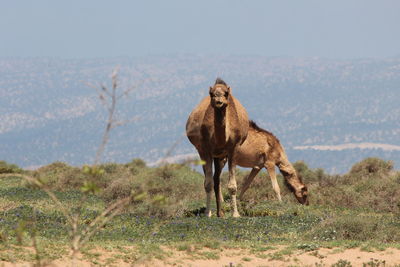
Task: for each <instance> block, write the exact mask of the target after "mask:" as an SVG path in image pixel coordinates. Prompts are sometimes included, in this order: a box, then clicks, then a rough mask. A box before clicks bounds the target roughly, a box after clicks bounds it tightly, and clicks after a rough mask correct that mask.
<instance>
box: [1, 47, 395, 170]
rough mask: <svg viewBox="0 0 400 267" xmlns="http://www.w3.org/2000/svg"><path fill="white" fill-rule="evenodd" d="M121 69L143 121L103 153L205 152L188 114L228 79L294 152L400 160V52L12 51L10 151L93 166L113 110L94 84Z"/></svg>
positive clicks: (329, 164)
mask: <svg viewBox="0 0 400 267" xmlns="http://www.w3.org/2000/svg"><path fill="white" fill-rule="evenodd" d="M116 66H119V69H120V71H119V77H120V84H121V88H128V87H130V86H132V85H137V86H138V87H137V88H136V89H135V90H134V91H133V92H132V94H131V95H130V97H129V98H127V99H124V100H123V101H122V102H121V103H120V105H119V106H118V107H119V117H120V118H121V119H129V118H131V117H135V116H138V120H137V121H136V122H134V123H131V124H129V125H126V126H123V127H120V128H116V129H115V130H114V131H113V133H112V137H111V142H110V144H109V146H108V147H107V151H106V157H105V159H104V160H107V161H117V162H127V161H129V160H130V159H131V158H134V157H141V158H143V159H145V160H147V161H148V162H155V161H156V160H157V159H159V158H160V157H163V156H164V155H165V153H166V151H167V150H168V149H169V148H170V147H171V146H172V145H173V144H174V143H175V142H177V141H180V143H179V144H178V146H177V147H176V148H175V149H174V150H173V153H172V155H173V156H176V155H182V154H191V153H195V151H194V149H193V147H192V146H191V145H190V144H189V142H188V141H187V139H186V138H185V137H184V136H183V133H184V126H185V123H186V119H187V117H188V114H189V113H190V111H191V110H192V108H193V107H194V106H195V105H196V104H197V103H198V102H199V101H200V99H201V97H203V96H205V95H206V94H207V93H208V87H209V86H210V85H212V84H213V82H214V80H215V78H216V77H217V76H221V77H222V78H223V79H224V80H225V81H226V82H227V83H228V84H230V85H231V86H232V89H233V93H234V94H235V96H236V97H237V98H238V99H239V100H240V101H241V102H242V104H243V105H244V106H245V107H246V108H247V110H248V112H249V115H250V117H251V118H252V119H254V120H255V121H257V122H258V124H259V125H260V126H262V127H264V128H266V129H268V130H270V131H272V132H273V133H274V134H275V135H276V136H278V137H279V138H280V140H281V142H282V144H283V145H284V146H285V148H286V150H287V152H288V154H289V159H290V160H292V161H296V160H304V161H306V162H307V163H308V164H309V165H310V166H312V167H323V168H325V169H326V170H328V171H331V172H332V171H333V172H344V171H347V170H348V168H349V167H350V166H351V165H353V164H354V163H355V162H357V161H359V160H361V159H362V158H365V157H367V156H378V157H382V158H384V159H391V160H393V161H395V163H396V164H398V163H400V147H398V146H399V145H400V125H399V124H400V121H399V118H400V106H399V104H398V103H399V100H400V58H399V57H397V58H388V59H360V60H328V59H320V58H267V57H239V56H236V57H222V56H215V57H206V56H199V55H197V56H190V55H186V56H167V57H161V56H160V57H148V58H112V59H91V60H89V59H85V60H83V59H82V60H63V59H53V58H27V59H20V58H2V59H0V159H4V160H7V161H8V162H12V163H16V164H19V165H21V166H24V167H28V166H37V165H43V164H47V163H50V162H53V161H57V160H59V161H66V162H68V163H70V164H75V165H80V164H83V163H90V162H91V161H92V160H93V157H94V154H95V150H96V148H97V145H98V144H99V142H100V139H101V134H102V130H103V128H104V121H105V116H106V112H105V110H104V108H103V107H102V106H101V103H100V101H99V100H98V98H97V94H96V92H95V90H94V89H92V88H90V87H89V86H88V85H87V83H92V84H99V83H105V84H110V80H111V79H110V75H111V72H112V70H113V69H114V68H115V67H116ZM360 143H372V145H370V146H365V145H358V144H360ZM343 144H353V145H348V146H340V145H343ZM374 144H388V145H391V146H382V145H381V146H379V145H374ZM321 146H324V147H321ZM397 167H398V165H397Z"/></svg>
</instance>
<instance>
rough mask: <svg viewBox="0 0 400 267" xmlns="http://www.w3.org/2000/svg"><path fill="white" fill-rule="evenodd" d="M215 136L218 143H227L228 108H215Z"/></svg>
mask: <svg viewBox="0 0 400 267" xmlns="http://www.w3.org/2000/svg"><path fill="white" fill-rule="evenodd" d="M214 128H215V138H216V140H217V144H218V145H221V146H222V145H225V143H226V108H222V109H217V108H215V109H214Z"/></svg>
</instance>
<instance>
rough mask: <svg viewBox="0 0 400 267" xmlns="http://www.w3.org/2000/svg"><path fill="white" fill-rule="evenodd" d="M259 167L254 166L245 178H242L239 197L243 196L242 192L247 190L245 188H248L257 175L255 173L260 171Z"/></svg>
mask: <svg viewBox="0 0 400 267" xmlns="http://www.w3.org/2000/svg"><path fill="white" fill-rule="evenodd" d="M260 170H261V169H260V168H258V167H255V168H253V169H252V170H251V172H250V174H249V175H248V176H247V177H246V180H244V182H243V184H242V188H241V190H240V194H239V199H242V198H243V195H244V193H245V192H246V191H247V189H249V186H250V184H251V183H252V182H253V180H254V177H256V176H257V174H258V173H259V172H260Z"/></svg>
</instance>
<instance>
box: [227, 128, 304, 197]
mask: <svg viewBox="0 0 400 267" xmlns="http://www.w3.org/2000/svg"><path fill="white" fill-rule="evenodd" d="M234 158H235V162H236V164H237V165H239V166H241V167H245V168H252V170H251V172H250V174H249V176H248V177H247V178H246V179H245V181H244V182H243V185H242V189H241V191H240V194H239V199H242V197H243V194H244V193H245V192H246V190H247V189H248V188H249V186H250V184H251V182H252V181H253V179H254V177H255V176H256V175H257V174H258V172H259V171H260V170H261V169H262V168H266V169H267V170H268V173H269V176H270V177H271V181H272V187H273V188H274V191H275V193H276V196H277V198H278V199H279V201H281V193H280V188H279V185H278V182H277V180H276V173H275V166H277V167H278V168H279V170H280V171H281V173H282V175H283V177H284V178H285V180H286V185H288V187H289V189H290V190H291V191H292V192H293V193H294V195H295V197H296V198H297V200H298V201H299V202H300V203H301V204H305V205H308V192H307V186H306V185H304V184H303V182H302V180H301V178H300V177H299V176H298V175H297V172H296V170H295V169H294V168H293V165H292V164H291V163H290V162H289V160H288V158H287V156H286V153H285V150H284V149H283V147H282V145H281V144H280V142H279V140H278V138H276V137H275V136H274V135H273V134H272V133H270V132H268V131H266V130H264V129H262V128H260V127H258V126H257V124H256V123H255V122H253V121H249V131H248V134H247V139H246V140H245V141H244V143H243V144H242V145H240V146H239V147H238V148H237V149H236V151H235V155H234Z"/></svg>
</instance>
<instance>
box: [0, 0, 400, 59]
mask: <svg viewBox="0 0 400 267" xmlns="http://www.w3.org/2000/svg"><path fill="white" fill-rule="evenodd" d="M176 54H203V55H220V54H223V55H260V56H295V57H314V56H317V57H326V58H365V57H391V56H400V1H398V0H375V1H371V0H334V1H328V0H326V1H325V0H292V1H289V0H276V1H269V0H247V1H244V0H241V1H239V0H202V1H195V0H157V1H156V0H143V1H136V0H131V1H128V0H115V1H108V0H107V1H106V0H79V1H78V0H68V1H54V0H46V1H45V0H35V1H31V0H19V1H6V0H1V1H0V57H43V56H45V57H61V58H93V57H117V56H140V57H142V56H153V55H176Z"/></svg>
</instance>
